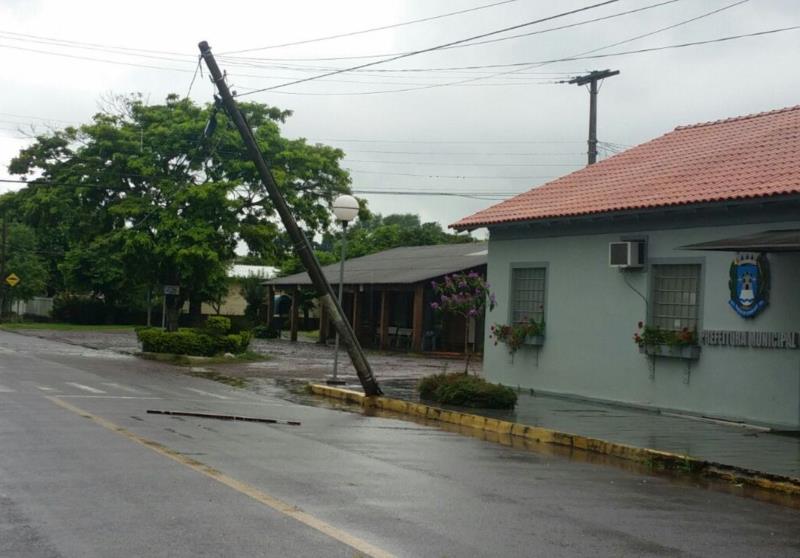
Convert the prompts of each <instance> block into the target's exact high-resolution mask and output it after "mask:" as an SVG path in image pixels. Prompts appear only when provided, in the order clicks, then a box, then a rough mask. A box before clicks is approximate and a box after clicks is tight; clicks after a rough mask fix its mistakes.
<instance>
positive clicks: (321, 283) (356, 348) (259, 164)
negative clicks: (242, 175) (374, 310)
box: [198, 41, 383, 395]
mask: <svg viewBox="0 0 800 558" xmlns="http://www.w3.org/2000/svg"><path fill="white" fill-rule="evenodd" d="M198 47H199V48H200V54H201V55H202V57H203V60H204V61H205V63H206V66H208V71H209V72H210V73H211V77H212V79H213V80H214V84H215V85H216V86H217V90H218V91H219V94H220V97H221V98H222V103H223V104H224V106H225V110H226V112H227V114H228V116H229V117H230V119H231V120H232V121H233V123H234V125H235V126H236V128H237V129H238V130H239V134H241V136H242V140H244V144H245V146H246V147H247V152H248V154H249V155H250V158H251V159H252V160H253V163H255V166H256V169H257V170H258V174H259V176H260V177H261V180H262V182H263V183H264V186H265V187H266V189H267V192H268V193H269V198H270V200H271V201H272V204H273V205H274V206H275V210H276V211H277V212H278V215H280V218H281V221H283V226H284V227H285V228H286V232H287V233H288V235H289V238H291V240H292V244H294V248H295V250H296V251H297V255H298V256H299V257H300V261H301V262H302V263H303V267H305V268H306V271H307V272H308V275H309V277H310V278H311V282H312V283H313V284H314V287H315V288H316V289H317V292H318V293H319V295H320V296H319V301H320V302H321V303H322V304H323V305H325V307H326V308H327V310H328V313H329V314H330V316H331V319H332V320H333V325H334V327H335V328H336V330H337V331H338V332H339V337H340V338H341V340H342V344H343V345H344V346H345V348H346V349H347V352H348V354H349V355H350V360H351V361H352V362H353V367H354V368H355V369H356V373H357V374H358V379H359V380H360V381H361V385H362V386H363V388H364V393H365V394H366V395H381V394H382V393H383V392H382V391H381V388H380V387H379V386H378V382H377V380H376V379H375V376H374V375H373V373H372V368H371V367H370V365H369V362H368V361H367V357H366V355H365V354H364V351H363V349H362V348H361V345H360V344H359V342H358V339H357V338H356V336H355V334H354V333H353V328H352V327H350V324H349V323H348V321H347V318H346V317H345V315H344V311H342V307H341V305H340V304H339V301H338V300H337V299H336V296H334V294H333V289H331V285H330V283H328V280H327V279H326V278H325V275H324V274H323V273H322V268H321V267H320V265H319V262H318V261H317V257H316V256H315V255H314V251H313V250H312V249H311V245H310V244H309V242H308V239H307V238H306V236H305V234H303V231H302V230H301V229H300V227H299V226H298V225H297V221H296V220H295V218H294V216H293V215H292V212H291V210H290V209H289V206H288V205H287V204H286V200H284V199H283V196H282V195H281V193H280V190H278V184H277V183H276V182H275V178H274V177H273V176H272V172H270V170H269V167H268V166H267V163H266V162H265V161H264V157H263V155H262V154H261V151H259V149H258V144H257V143H256V140H255V138H254V137H253V132H252V130H250V126H249V125H248V124H247V122H245V119H244V116H242V113H241V112H240V111H239V107H238V106H237V104H236V101H235V100H234V99H233V95H231V91H230V89H229V88H228V84H227V83H225V78H224V77H223V75H222V72H221V71H220V69H219V66H218V65H217V61H216V60H215V59H214V55H213V54H211V47H209V46H208V43H207V42H206V41H202V42H201V43H200V44H199V45H198Z"/></svg>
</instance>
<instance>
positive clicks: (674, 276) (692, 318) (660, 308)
mask: <svg viewBox="0 0 800 558" xmlns="http://www.w3.org/2000/svg"><path fill="white" fill-rule="evenodd" d="M652 271H653V295H652V296H653V304H652V315H651V322H652V325H654V326H656V327H659V328H661V329H666V330H672V331H680V330H682V329H683V328H688V329H690V330H697V316H698V307H699V298H700V266H699V265H695V264H688V265H687V264H677V265H654V266H653V267H652Z"/></svg>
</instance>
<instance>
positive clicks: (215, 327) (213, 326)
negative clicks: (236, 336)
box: [203, 316, 231, 335]
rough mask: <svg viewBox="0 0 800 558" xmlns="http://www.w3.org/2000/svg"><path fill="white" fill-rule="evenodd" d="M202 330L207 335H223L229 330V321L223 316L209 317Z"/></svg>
mask: <svg viewBox="0 0 800 558" xmlns="http://www.w3.org/2000/svg"><path fill="white" fill-rule="evenodd" d="M203 330H204V331H205V332H206V333H208V334H209V335H225V334H227V333H228V332H229V331H230V330H231V321H230V319H229V318H226V317H225V316H209V317H208V318H207V319H206V323H205V324H204V325H203Z"/></svg>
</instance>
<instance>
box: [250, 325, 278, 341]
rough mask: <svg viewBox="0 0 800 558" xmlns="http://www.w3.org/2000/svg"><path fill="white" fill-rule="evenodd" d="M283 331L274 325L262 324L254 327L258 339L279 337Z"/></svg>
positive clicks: (254, 333)
mask: <svg viewBox="0 0 800 558" xmlns="http://www.w3.org/2000/svg"><path fill="white" fill-rule="evenodd" d="M280 335H281V332H280V330H278V329H275V328H274V327H272V326H266V325H260V326H256V327H254V328H253V337H255V338H256V339H277V338H278V337H280Z"/></svg>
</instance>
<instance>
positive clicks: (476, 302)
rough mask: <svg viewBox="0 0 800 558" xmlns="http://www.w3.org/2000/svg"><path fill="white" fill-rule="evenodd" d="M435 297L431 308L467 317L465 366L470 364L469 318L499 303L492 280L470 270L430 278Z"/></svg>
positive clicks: (466, 368)
mask: <svg viewBox="0 0 800 558" xmlns="http://www.w3.org/2000/svg"><path fill="white" fill-rule="evenodd" d="M431 287H432V288H433V295H434V301H433V302H431V308H433V310H435V311H437V312H443V313H449V314H457V315H459V316H463V317H464V322H465V323H464V354H465V355H466V366H465V369H464V373H465V374H466V373H467V370H468V368H469V359H470V352H469V335H468V331H469V320H470V318H478V317H480V316H482V315H483V313H484V312H485V311H486V306H487V304H488V306H489V310H493V309H494V307H495V305H496V300H495V296H494V293H492V292H491V291H490V290H489V283H487V282H486V280H485V279H484V278H483V277H481V276H480V274H478V273H476V272H474V271H470V272H468V273H467V272H461V273H454V274H452V275H445V276H444V278H443V279H442V280H441V281H431Z"/></svg>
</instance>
